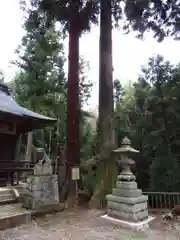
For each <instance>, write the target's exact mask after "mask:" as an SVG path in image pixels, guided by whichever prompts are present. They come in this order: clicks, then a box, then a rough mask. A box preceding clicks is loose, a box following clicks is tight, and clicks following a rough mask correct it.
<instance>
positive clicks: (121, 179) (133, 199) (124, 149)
mask: <svg viewBox="0 0 180 240" xmlns="http://www.w3.org/2000/svg"><path fill="white" fill-rule="evenodd" d="M113 152H114V153H115V154H117V155H121V160H119V161H118V162H119V164H120V165H121V167H122V171H121V172H120V174H119V175H118V176H117V182H116V188H114V189H113V190H112V194H111V195H107V196H106V200H107V215H105V216H103V217H104V218H107V219H109V220H112V221H115V222H117V223H119V224H120V225H122V226H126V227H128V226H129V227H132V228H144V227H145V226H146V227H147V226H148V222H149V221H150V220H152V218H150V217H148V196H145V195H142V191H141V190H140V189H138V187H137V183H136V177H135V176H134V174H133V173H132V172H131V165H132V164H134V161H133V160H132V159H130V158H129V157H128V156H129V155H130V154H132V153H137V152H139V151H137V150H135V149H133V148H132V147H131V143H130V141H129V139H128V138H127V137H125V138H124V139H123V141H122V146H121V147H120V148H118V149H116V150H114V151H113Z"/></svg>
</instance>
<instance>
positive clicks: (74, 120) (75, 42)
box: [66, 0, 80, 195]
mask: <svg viewBox="0 0 180 240" xmlns="http://www.w3.org/2000/svg"><path fill="white" fill-rule="evenodd" d="M78 9H79V0H72V1H71V15H70V20H69V57H68V64H69V65H68V99H67V152H66V159H67V162H68V166H67V172H66V179H67V181H68V182H69V183H68V186H69V194H70V195H72V194H73V195H74V194H75V191H74V190H75V187H74V183H73V182H72V180H71V170H72V166H79V165H80V133H79V130H80V101H79V36H80V32H79V28H78V21H77V18H78Z"/></svg>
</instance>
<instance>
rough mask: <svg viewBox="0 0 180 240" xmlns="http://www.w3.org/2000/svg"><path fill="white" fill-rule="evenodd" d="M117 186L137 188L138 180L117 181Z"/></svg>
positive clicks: (120, 187) (119, 187)
mask: <svg viewBox="0 0 180 240" xmlns="http://www.w3.org/2000/svg"><path fill="white" fill-rule="evenodd" d="M116 188H118V189H131V190H135V189H137V183H136V182H120V181H117V182H116Z"/></svg>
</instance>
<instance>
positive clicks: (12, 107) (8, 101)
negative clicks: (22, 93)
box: [0, 84, 56, 128]
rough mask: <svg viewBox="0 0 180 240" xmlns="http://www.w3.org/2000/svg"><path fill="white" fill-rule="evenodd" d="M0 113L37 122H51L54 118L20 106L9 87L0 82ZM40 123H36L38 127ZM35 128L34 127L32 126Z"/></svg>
mask: <svg viewBox="0 0 180 240" xmlns="http://www.w3.org/2000/svg"><path fill="white" fill-rule="evenodd" d="M0 113H1V114H2V115H3V113H4V114H10V115H14V116H18V117H23V118H28V119H29V121H31V120H32V121H36V122H37V121H38V122H42V123H43V122H46V123H47V122H49V123H50V122H53V121H56V119H53V118H49V117H46V116H44V115H41V114H38V113H35V112H33V111H31V110H28V109H26V108H24V107H21V106H20V105H19V104H17V103H16V101H15V100H14V99H13V97H12V96H11V94H10V91H9V88H8V87H7V86H6V85H4V84H0ZM39 127H40V124H39V125H38V128H39ZM34 128H35V127H34Z"/></svg>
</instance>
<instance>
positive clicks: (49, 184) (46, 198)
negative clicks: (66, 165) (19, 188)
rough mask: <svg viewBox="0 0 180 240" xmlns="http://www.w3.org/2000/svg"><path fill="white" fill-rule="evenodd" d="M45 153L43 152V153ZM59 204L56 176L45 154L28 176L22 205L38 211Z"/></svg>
mask: <svg viewBox="0 0 180 240" xmlns="http://www.w3.org/2000/svg"><path fill="white" fill-rule="evenodd" d="M44 154H45V153H44ZM58 204H59V192H58V176H57V175H53V174H52V166H51V161H50V159H49V158H48V156H47V155H46V154H45V155H44V157H43V159H41V160H40V161H39V162H38V163H37V164H36V165H35V168H34V173H33V174H32V175H31V176H29V177H28V179H27V186H26V191H25V194H24V197H23V207H25V208H28V209H31V210H35V211H40V210H41V209H45V208H49V207H52V209H53V206H55V205H58Z"/></svg>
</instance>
